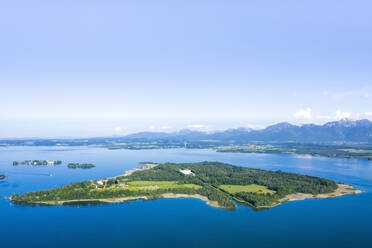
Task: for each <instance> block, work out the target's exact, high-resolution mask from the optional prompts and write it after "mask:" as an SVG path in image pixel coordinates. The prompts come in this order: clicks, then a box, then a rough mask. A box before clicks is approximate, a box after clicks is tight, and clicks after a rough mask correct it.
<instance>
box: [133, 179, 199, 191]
mask: <svg viewBox="0 0 372 248" xmlns="http://www.w3.org/2000/svg"><path fill="white" fill-rule="evenodd" d="M127 184H128V189H129V190H157V189H175V188H193V189H199V188H201V186H199V185H196V184H180V183H178V182H177V181H132V182H128V183H127Z"/></svg>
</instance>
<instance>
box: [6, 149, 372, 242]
mask: <svg viewBox="0 0 372 248" xmlns="http://www.w3.org/2000/svg"><path fill="white" fill-rule="evenodd" d="M26 159H40V160H42V159H48V160H62V161H63V164H62V165H56V166H41V167H27V166H16V167H13V166H12V161H13V160H17V161H22V160H26ZM206 160H208V161H221V162H228V163H232V164H235V165H241V166H246V167H253V168H261V169H270V170H282V171H288V172H297V173H304V174H308V175H314V176H321V177H326V178H329V179H333V180H336V181H341V182H346V183H351V184H354V185H357V187H358V188H360V189H362V190H365V191H366V192H365V193H364V194H359V195H348V196H343V197H338V198H330V199H309V200H304V201H297V202H289V203H285V204H282V205H280V206H278V207H274V208H271V209H269V210H263V211H254V210H252V209H250V208H247V207H244V206H238V208H237V209H236V210H235V211H228V210H221V209H216V208H212V207H210V206H208V205H206V204H205V203H204V202H203V201H201V200H198V199H160V200H154V201H134V202H129V203H117V204H104V205H98V206H53V207H46V206H35V207H31V206H20V205H14V204H12V203H10V202H9V201H5V200H0V216H1V224H0V245H1V246H0V247H40V248H43V247H48V248H49V247H100V248H102V247H109V246H111V245H112V246H114V247H236V246H239V247H372V161H366V160H352V159H349V160H348V159H329V158H318V157H308V156H293V155H272V154H237V153H216V152H214V151H212V150H185V149H170V150H140V151H131V150H106V149H101V148H86V147H74V148H71V147H1V148H0V173H3V174H5V175H6V176H7V178H6V179H5V180H3V181H0V198H1V199H2V198H3V197H4V196H9V195H11V194H13V193H23V192H28V191H34V190H41V189H50V188H53V187H56V186H61V185H64V184H67V183H71V182H76V181H81V180H87V179H98V178H103V177H111V176H116V175H119V174H122V173H124V172H125V171H126V170H128V169H132V168H135V167H137V166H138V162H140V161H154V162H199V161H206ZM69 162H87V163H94V164H95V165H96V166H97V167H95V168H93V169H89V170H78V169H77V170H73V169H68V168H67V167H66V164H67V163H69Z"/></svg>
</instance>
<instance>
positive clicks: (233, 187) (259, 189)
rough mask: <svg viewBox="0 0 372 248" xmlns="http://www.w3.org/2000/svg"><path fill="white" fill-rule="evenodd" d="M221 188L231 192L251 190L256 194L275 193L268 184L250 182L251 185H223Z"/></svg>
mask: <svg viewBox="0 0 372 248" xmlns="http://www.w3.org/2000/svg"><path fill="white" fill-rule="evenodd" d="M220 188H221V189H223V190H224V191H227V192H229V193H230V194H235V193H238V192H250V193H256V194H266V193H269V194H275V191H274V190H270V189H268V188H267V187H266V186H261V185H257V184H250V185H227V184H225V185H221V186H220Z"/></svg>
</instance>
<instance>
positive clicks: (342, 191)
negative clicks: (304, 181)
mask: <svg viewBox="0 0 372 248" xmlns="http://www.w3.org/2000/svg"><path fill="white" fill-rule="evenodd" d="M156 165H158V164H156ZM156 165H155V164H153V166H156ZM152 168H153V167H152ZM143 169H147V168H143ZM143 169H141V170H143ZM133 172H134V170H133V171H132V172H130V173H133ZM337 185H338V188H337V189H336V190H335V191H333V192H331V193H326V194H318V195H312V194H303V193H296V194H290V195H287V196H285V197H284V198H282V199H280V200H279V201H278V202H277V203H276V204H273V205H269V206H259V207H253V206H251V207H252V208H254V209H265V208H271V207H275V206H279V205H281V204H283V203H285V202H290V201H301V200H306V199H326V198H333V197H338V196H343V195H350V194H360V193H363V191H362V190H358V189H355V186H353V185H348V184H337ZM160 198H164V199H170V198H194V199H200V200H202V201H204V202H205V203H206V204H207V205H209V206H211V207H215V208H223V209H226V208H224V207H223V206H220V205H219V204H218V202H217V201H211V200H209V199H208V198H207V197H206V196H203V195H199V194H192V195H188V194H175V193H164V194H162V195H160V196H159V197H158V198H149V197H147V196H131V197H120V198H101V199H79V200H63V201H40V202H31V203H28V204H41V205H48V206H61V205H63V204H65V203H79V202H82V203H83V202H101V203H122V202H128V201H135V200H152V199H160ZM10 200H11V199H10ZM236 201H237V202H239V201H238V200H236Z"/></svg>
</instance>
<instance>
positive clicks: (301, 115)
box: [295, 108, 311, 119]
mask: <svg viewBox="0 0 372 248" xmlns="http://www.w3.org/2000/svg"><path fill="white" fill-rule="evenodd" d="M295 117H296V118H298V119H311V108H306V109H299V110H297V112H296V113H295Z"/></svg>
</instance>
